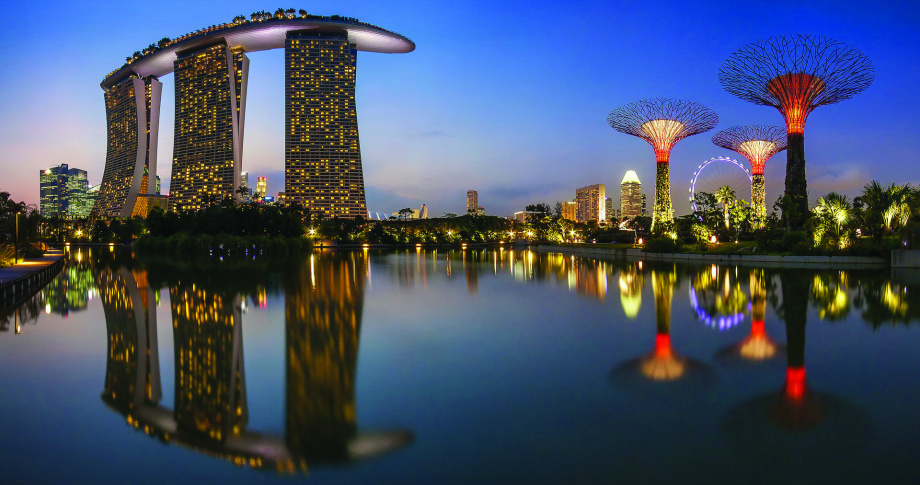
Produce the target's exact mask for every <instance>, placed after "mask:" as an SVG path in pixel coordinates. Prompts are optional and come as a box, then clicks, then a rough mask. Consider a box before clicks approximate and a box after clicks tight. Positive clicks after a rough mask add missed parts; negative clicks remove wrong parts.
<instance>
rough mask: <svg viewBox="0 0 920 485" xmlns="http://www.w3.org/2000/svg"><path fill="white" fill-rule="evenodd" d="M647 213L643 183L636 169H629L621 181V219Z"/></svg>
mask: <svg viewBox="0 0 920 485" xmlns="http://www.w3.org/2000/svg"><path fill="white" fill-rule="evenodd" d="M644 215H646V212H645V194H643V193H642V183H641V182H639V175H637V174H636V171H635V170H629V171H627V172H626V175H624V176H623V181H622V182H620V213H619V217H620V218H621V219H627V218H628V219H633V218H635V217H638V216H644Z"/></svg>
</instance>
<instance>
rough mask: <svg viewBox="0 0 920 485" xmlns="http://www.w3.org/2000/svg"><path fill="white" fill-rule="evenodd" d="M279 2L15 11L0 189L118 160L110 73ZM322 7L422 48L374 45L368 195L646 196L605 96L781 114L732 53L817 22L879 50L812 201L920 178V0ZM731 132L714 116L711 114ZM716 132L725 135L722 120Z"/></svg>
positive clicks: (17, 194)
mask: <svg viewBox="0 0 920 485" xmlns="http://www.w3.org/2000/svg"><path fill="white" fill-rule="evenodd" d="M279 6H282V5H276V4H272V3H265V2H253V1H232V0H227V1H222V2H196V1H190V0H185V1H182V2H175V1H171V0H164V1H158V2H155V3H143V2H141V3H137V2H135V3H131V2H123V1H97V2H69V1H66V2H42V3H34V4H30V6H29V8H28V9H25V10H22V11H17V12H16V13H15V14H14V15H6V16H3V17H2V18H0V115H2V116H0V190H5V191H9V192H11V193H12V194H13V197H14V198H15V199H17V200H19V199H23V200H25V201H27V202H29V203H37V202H38V172H39V170H40V169H43V168H47V167H49V166H52V165H56V164H60V163H68V164H70V165H71V166H72V167H78V168H83V169H85V170H87V171H88V172H89V177H90V183H91V184H98V183H99V182H100V181H101V178H102V171H103V168H104V165H105V145H106V132H105V128H106V127H105V109H104V105H103V93H102V89H101V88H100V87H99V82H100V81H101V80H102V77H103V76H104V75H105V74H106V73H108V72H110V71H111V70H113V69H115V68H116V67H119V66H121V65H122V63H123V62H124V58H125V56H128V55H130V54H131V53H132V52H134V51H135V50H139V49H141V48H143V47H144V46H146V45H148V44H150V43H152V42H156V41H157V40H159V39H160V38H162V37H164V36H169V37H177V36H179V35H182V34H185V33H187V32H190V31H193V30H196V29H198V28H202V27H205V26H208V25H212V24H217V23H221V22H225V21H229V20H231V19H232V18H233V17H234V16H235V15H239V14H244V15H247V16H248V14H249V13H251V12H253V11H255V10H271V11H273V10H274V9H275V8H277V7H279ZM290 6H294V7H295V8H306V9H307V10H308V11H310V12H311V13H315V14H321V15H331V14H340V15H345V16H352V17H357V18H359V19H361V20H362V21H366V22H370V23H373V24H376V25H379V26H381V27H384V28H386V29H389V30H393V31H395V32H398V33H401V34H403V35H405V36H407V37H409V38H410V39H412V40H413V41H415V42H416V44H417V46H418V47H417V49H416V50H415V52H412V53H410V54H396V55H390V54H374V53H361V54H360V55H359V58H358V67H359V69H358V83H357V100H358V118H359V128H360V136H361V150H362V158H363V163H364V177H365V184H366V186H367V202H368V208H369V210H371V211H395V210H398V209H400V208H403V207H407V206H412V207H418V206H419V205H421V204H422V203H426V204H427V205H428V207H429V209H430V211H431V214H432V215H440V214H441V213H443V212H457V213H460V212H463V211H464V210H465V193H466V191H467V190H468V189H476V190H479V200H480V204H481V205H483V206H485V208H486V212H487V213H488V214H496V215H511V214H512V213H513V212H514V211H516V210H521V209H522V208H523V206H524V205H525V204H529V203H536V202H547V203H550V204H552V203H554V202H555V201H557V200H570V199H572V198H573V197H574V194H575V189H576V188H577V187H581V186H585V185H591V184H595V183H604V184H607V188H608V196H610V197H612V198H614V200H617V198H618V197H619V183H620V180H621V179H622V177H623V174H624V172H625V171H626V170H628V169H635V170H636V171H637V172H638V174H639V178H640V179H641V180H642V181H643V188H644V189H645V192H646V193H647V194H649V204H650V205H651V200H652V193H653V190H654V189H653V184H654V170H655V168H654V160H655V158H654V154H653V153H652V149H651V147H650V146H649V145H647V144H646V143H645V142H644V141H642V140H640V139H638V138H634V137H631V136H627V135H623V134H620V133H618V132H615V131H614V130H612V129H611V128H610V127H608V126H607V124H606V122H605V117H606V115H607V113H608V112H609V111H610V110H612V109H614V108H616V107H618V106H620V105H622V104H625V103H628V102H631V101H634V100H637V99H642V98H647V97H656V96H667V97H676V98H684V99H688V100H693V101H698V102H701V103H703V104H705V105H707V106H709V107H711V108H713V109H714V110H715V111H716V112H717V113H718V114H719V116H720V118H721V121H720V123H719V125H718V127H717V129H722V128H726V127H729V126H733V125H737V124H749V123H772V124H781V123H782V118H781V117H780V115H779V113H778V112H777V111H776V110H774V109H772V108H768V107H763V106H756V105H753V104H749V103H746V102H744V101H741V100H739V99H737V98H734V97H732V96H731V95H729V94H728V93H726V92H725V91H723V90H722V88H721V86H720V85H719V82H718V69H719V66H720V64H721V63H722V61H723V60H725V58H726V57H727V56H728V55H729V54H730V53H731V52H733V51H734V50H736V49H737V48H739V47H741V46H742V45H744V44H746V43H748V42H751V41H755V40H759V39H762V38H765V37H769V36H773V35H778V34H790V33H809V34H821V35H827V36H830V37H834V38H837V39H839V40H841V41H843V42H846V43H848V44H850V45H853V46H854V47H856V48H858V49H860V50H861V51H862V52H863V53H865V54H866V55H867V56H868V57H869V58H870V59H871V60H872V61H873V63H874V65H875V68H876V80H875V83H874V84H873V85H872V86H871V87H870V88H869V89H868V90H866V91H865V92H863V93H862V94H859V95H857V96H856V97H855V98H853V99H851V100H848V101H845V102H842V103H840V104H836V105H831V106H826V107H821V108H819V109H817V110H816V111H815V112H814V113H813V114H812V115H811V116H810V117H809V120H808V124H807V126H806V160H807V161H808V165H807V167H808V179H809V190H810V193H811V197H812V199H815V198H817V197H818V196H820V195H823V194H824V193H826V192H828V191H831V190H837V191H842V192H844V193H847V194H851V195H852V194H855V193H857V192H858V191H859V189H860V188H861V187H862V186H863V185H864V184H865V183H866V182H867V181H869V180H871V179H879V180H881V181H882V182H884V183H891V182H898V183H903V182H912V183H915V184H916V183H917V182H920V164H918V163H917V162H918V161H920V160H918V153H920V135H918V133H917V132H918V128H920V122H918V121H917V118H916V114H917V113H918V112H920V96H918V95H917V86H918V85H920V42H918V40H917V39H918V34H920V2H909V1H903V2H885V1H878V0H876V1H866V2H861V1H860V2H856V1H849V2H848V1H841V0H838V1H828V2H807V1H801V0H800V1H793V2H783V1H776V0H774V1H769V2H760V1H744V2H738V1H721V0H713V1H706V2H689V1H687V2H667V1H664V2H661V1H659V2H636V1H629V2H616V1H605V2H593V1H589V2H562V1H558V2H557V1H546V2H524V1H494V0H493V1H478V0H466V1H462V2H444V1H430V2H428V1H424V2H423V1H374V2H371V1H366V0H365V1H362V2H358V1H349V0H337V1H335V2H327V1H313V2H309V3H306V4H301V5H284V7H290ZM282 54H283V53H282V52H281V51H279V50H275V51H269V52H254V53H251V54H250V60H251V66H250V84H249V100H248V104H247V115H246V130H245V131H246V141H245V144H244V154H243V170H245V171H248V172H249V173H250V177H252V178H253V179H254V177H255V176H257V175H267V176H268V177H269V191H270V192H271V193H275V192H278V191H281V190H283V184H284V177H283V167H284V138H283V126H284V124H283V123H284V119H283V114H284V113H283V112H284V103H283V86H284V78H283V55H282ZM162 81H163V83H164V91H163V114H162V116H161V120H160V144H159V160H160V162H159V168H158V174H159V175H160V176H161V177H162V178H163V181H164V184H168V179H169V175H170V172H169V170H170V160H171V158H172V141H173V140H172V136H173V122H174V117H173V112H174V104H175V103H174V95H175V94H174V89H173V86H174V84H173V76H172V75H168V76H165V77H164V78H163V79H162ZM714 131H715V130H714ZM714 131H713V132H714ZM713 132H710V133H706V134H703V135H699V136H695V137H691V138H688V139H686V140H684V141H682V142H680V143H679V144H678V145H677V146H676V148H675V149H674V151H673V153H672V157H671V180H672V194H673V197H674V202H675V205H676V211H677V213H678V214H681V213H686V212H687V211H688V204H687V202H686V193H687V188H688V186H689V180H690V178H691V176H692V174H693V171H694V169H695V168H696V167H697V165H699V163H700V162H702V161H703V160H706V159H708V158H710V157H714V156H719V155H730V153H729V152H727V151H726V150H724V149H720V148H717V147H715V146H714V145H712V143H711V142H710V136H711V135H712V133H713ZM784 166H785V155H784V154H781V155H779V156H777V157H775V158H774V159H772V160H771V161H770V162H769V163H768V164H767V171H766V177H767V191H768V193H767V198H768V201H772V200H774V198H775V196H776V195H778V194H779V193H780V192H781V191H782V183H783V177H784V173H785V172H784V170H785V168H784Z"/></svg>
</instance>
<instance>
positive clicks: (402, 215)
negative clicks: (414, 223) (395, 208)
mask: <svg viewBox="0 0 920 485" xmlns="http://www.w3.org/2000/svg"><path fill="white" fill-rule="evenodd" d="M411 215H412V209H410V208H408V207H406V208H405V209H399V219H400V220H403V221H404V220H406V219H408V218H409V216H411Z"/></svg>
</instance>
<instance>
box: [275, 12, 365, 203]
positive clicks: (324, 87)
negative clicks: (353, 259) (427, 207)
mask: <svg viewBox="0 0 920 485" xmlns="http://www.w3.org/2000/svg"><path fill="white" fill-rule="evenodd" d="M284 58H285V70H284V72H285V75H284V89H285V101H284V108H285V110H284V111H285V116H284V120H285V127H284V128H285V130H284V132H285V139H284V146H285V159H284V201H285V203H287V204H291V203H298V204H300V205H302V206H303V207H304V208H305V209H308V210H310V211H311V212H314V213H320V214H323V215H324V216H326V217H341V218H345V219H353V218H355V217H359V216H360V217H366V216H367V203H366V201H365V197H364V173H363V171H362V167H361V147H360V144H359V142H358V115H357V110H356V108H355V69H356V61H357V50H356V49H355V46H354V45H352V44H350V43H349V40H348V36H347V34H346V33H345V32H342V33H317V32H316V31H315V30H303V31H292V32H288V33H287V38H286V40H285V48H284Z"/></svg>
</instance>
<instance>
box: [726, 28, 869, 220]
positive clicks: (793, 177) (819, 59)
mask: <svg viewBox="0 0 920 485" xmlns="http://www.w3.org/2000/svg"><path fill="white" fill-rule="evenodd" d="M874 78H875V69H874V68H873V67H872V62H871V61H869V58H868V57H866V56H865V55H863V54H862V52H860V51H858V50H857V49H854V48H852V47H850V46H848V45H846V44H844V43H842V42H839V41H836V40H834V39H830V38H827V37H821V36H807V35H793V36H788V37H786V36H781V37H772V38H770V39H767V40H764V41H759V42H754V43H751V44H748V45H746V46H744V47H742V48H741V49H738V50H737V51H735V52H734V53H732V54H731V55H730V56H729V57H728V59H726V60H725V62H723V63H722V67H721V69H720V70H719V82H720V83H721V84H722V87H723V88H725V90H726V91H728V92H729V93H731V94H734V95H735V96H737V97H739V98H741V99H743V100H745V101H749V102H751V103H755V104H762V105H765V106H773V107H774V108H776V109H778V110H779V112H780V113H781V114H782V115H783V118H784V119H785V120H786V131H787V135H788V146H789V149H788V151H787V152H786V191H785V198H784V203H783V219H784V221H785V222H786V225H787V226H788V227H790V228H792V229H799V228H801V227H802V225H803V224H804V223H805V219H806V218H807V217H808V186H807V183H806V181H805V120H806V119H807V118H808V115H809V114H810V113H811V112H812V111H813V110H814V109H815V108H817V107H818V106H823V105H825V104H833V103H837V102H839V101H843V100H845V99H849V98H851V97H853V96H854V95H855V94H857V93H860V92H862V91H863V90H865V89H866V88H867V87H869V85H870V84H872V81H873V79H874Z"/></svg>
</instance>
